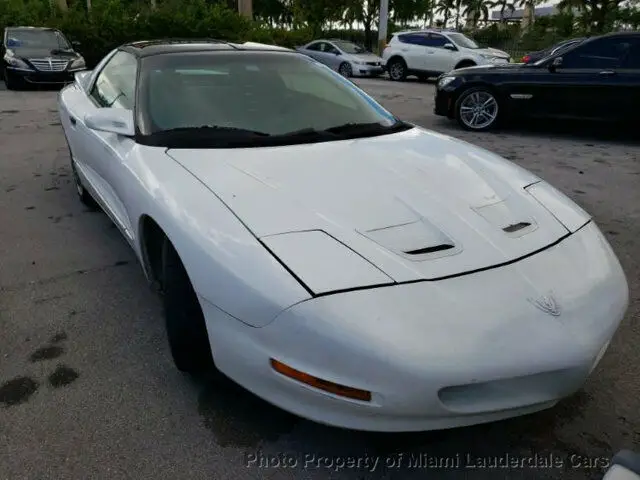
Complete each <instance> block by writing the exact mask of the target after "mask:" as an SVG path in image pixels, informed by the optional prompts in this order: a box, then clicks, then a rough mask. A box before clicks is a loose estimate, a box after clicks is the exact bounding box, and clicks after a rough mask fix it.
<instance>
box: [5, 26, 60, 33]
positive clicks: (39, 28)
mask: <svg viewBox="0 0 640 480" xmlns="http://www.w3.org/2000/svg"><path fill="white" fill-rule="evenodd" d="M5 30H29V31H34V30H39V31H43V32H58V31H59V30H58V29H57V28H51V27H29V26H13V27H5Z"/></svg>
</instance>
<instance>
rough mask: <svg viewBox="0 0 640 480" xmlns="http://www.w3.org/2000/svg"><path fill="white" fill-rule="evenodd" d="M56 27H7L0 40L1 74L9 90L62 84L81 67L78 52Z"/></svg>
mask: <svg viewBox="0 0 640 480" xmlns="http://www.w3.org/2000/svg"><path fill="white" fill-rule="evenodd" d="M77 45H78V44H77V42H74V43H73V46H72V43H71V42H69V40H67V38H66V37H65V36H64V35H63V34H62V32H60V31H59V30H56V29H53V28H44V27H7V28H5V30H4V36H3V41H2V52H1V53H2V70H1V75H2V77H3V79H4V83H5V85H6V86H7V88H8V89H9V90H15V89H17V88H19V87H21V86H23V85H25V84H27V83H30V84H64V83H67V82H70V81H73V74H74V73H75V72H77V71H79V70H84V69H85V62H84V58H82V55H80V54H79V53H78V52H76V51H75V50H74V49H73V47H74V46H77Z"/></svg>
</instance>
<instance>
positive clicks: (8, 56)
mask: <svg viewBox="0 0 640 480" xmlns="http://www.w3.org/2000/svg"><path fill="white" fill-rule="evenodd" d="M4 60H5V62H7V63H8V64H9V65H11V66H12V67H15V68H21V69H23V70H33V69H32V68H31V67H30V66H29V65H27V63H26V62H25V61H24V60H21V59H19V58H18V57H15V56H14V55H13V52H12V51H11V50H7V52H6V53H5V55H4Z"/></svg>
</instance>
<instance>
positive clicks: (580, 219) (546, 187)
mask: <svg viewBox="0 0 640 480" xmlns="http://www.w3.org/2000/svg"><path fill="white" fill-rule="evenodd" d="M525 190H526V191H527V192H528V193H529V194H530V195H531V196H532V197H533V198H535V199H536V200H537V202H538V203H540V204H541V205H542V206H543V207H544V208H546V209H547V210H548V211H549V212H550V213H551V215H553V216H554V217H556V219H557V220H558V221H559V222H560V223H561V224H562V225H564V227H565V228H566V229H567V230H569V232H571V233H574V232H575V231H577V230H578V229H580V228H581V227H583V226H584V225H585V224H586V223H588V222H589V221H590V220H591V215H589V214H588V213H587V212H585V211H584V210H583V209H582V208H581V207H580V206H579V205H578V204H576V203H575V202H574V201H573V200H571V199H570V198H569V197H567V196H566V195H565V194H564V193H562V192H561V191H560V190H558V189H557V188H555V187H552V186H551V185H550V184H548V183H547V182H545V181H540V182H537V183H534V184H533V185H529V186H528V187H526V188H525Z"/></svg>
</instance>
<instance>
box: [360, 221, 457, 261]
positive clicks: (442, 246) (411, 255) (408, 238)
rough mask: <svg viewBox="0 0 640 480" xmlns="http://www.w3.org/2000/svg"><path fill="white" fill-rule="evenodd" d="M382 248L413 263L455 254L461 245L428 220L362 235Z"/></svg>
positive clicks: (393, 226)
mask: <svg viewBox="0 0 640 480" xmlns="http://www.w3.org/2000/svg"><path fill="white" fill-rule="evenodd" d="M362 233H363V235H364V236H366V237H367V238H369V239H370V240H373V241H374V242H376V243H377V244H378V245H381V246H382V247H384V248H386V249H388V250H391V251H392V252H394V253H396V254H397V255H400V256H403V257H405V258H406V259H408V260H411V261H413V262H418V261H422V260H433V259H436V258H440V257H444V256H449V255H455V254H456V253H459V252H460V251H462V249H461V247H460V245H458V244H456V242H455V241H454V240H453V239H452V238H450V237H449V236H448V235H447V234H445V233H444V232H443V231H442V230H440V229H439V228H438V227H436V226H435V225H433V224H432V223H431V222H429V221H428V220H427V219H426V218H423V219H421V220H418V221H416V222H410V223H404V224H400V225H392V226H388V227H382V228H377V229H374V230H369V231H366V232H362Z"/></svg>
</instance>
